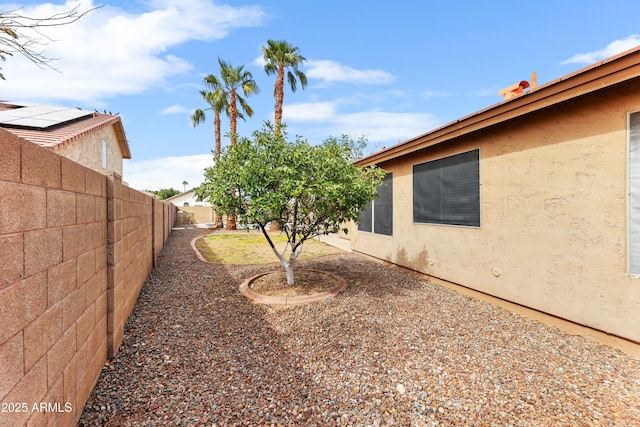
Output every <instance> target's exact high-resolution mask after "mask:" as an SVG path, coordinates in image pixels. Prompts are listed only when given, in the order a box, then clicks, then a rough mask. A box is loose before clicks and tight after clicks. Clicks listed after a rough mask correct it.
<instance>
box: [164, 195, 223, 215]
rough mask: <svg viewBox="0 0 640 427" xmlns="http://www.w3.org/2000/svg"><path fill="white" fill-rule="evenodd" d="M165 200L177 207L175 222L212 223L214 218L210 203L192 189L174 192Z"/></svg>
mask: <svg viewBox="0 0 640 427" xmlns="http://www.w3.org/2000/svg"><path fill="white" fill-rule="evenodd" d="M165 201H167V202H171V203H173V205H174V206H176V208H178V212H177V214H176V224H213V223H214V221H215V219H216V215H215V212H214V210H213V207H212V206H211V203H209V202H207V201H204V200H202V199H200V198H198V196H197V195H196V192H195V190H193V189H192V190H188V191H185V192H183V193H180V194H176V195H175V196H173V197H169V198H168V199H166V200H165Z"/></svg>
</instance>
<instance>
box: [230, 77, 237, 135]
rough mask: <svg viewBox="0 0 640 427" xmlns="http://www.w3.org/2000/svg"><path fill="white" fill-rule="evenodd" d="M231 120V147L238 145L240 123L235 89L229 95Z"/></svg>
mask: <svg viewBox="0 0 640 427" xmlns="http://www.w3.org/2000/svg"><path fill="white" fill-rule="evenodd" d="M229 119H230V122H231V145H236V140H237V135H236V133H237V132H238V128H237V121H238V110H237V107H236V91H235V89H231V94H230V95H229Z"/></svg>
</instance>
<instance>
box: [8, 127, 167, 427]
mask: <svg viewBox="0 0 640 427" xmlns="http://www.w3.org/2000/svg"><path fill="white" fill-rule="evenodd" d="M0 152H1V153H3V154H2V158H1V160H2V162H1V163H0V260H1V262H0V325H1V327H0V405H1V408H2V409H4V411H3V412H0V426H12V427H13V426H21V425H74V424H75V423H76V422H77V420H78V418H79V416H80V414H81V413H82V410H83V407H84V404H85V402H86V400H87V398H88V397H89V395H90V393H91V390H92V388H93V386H94V385H95V382H96V381H97V379H98V376H99V374H100V370H101V368H102V366H103V364H104V363H105V361H106V360H107V358H108V357H111V356H112V355H113V354H115V352H116V351H117V349H118V346H119V345H120V342H121V341H122V335H123V332H124V324H125V322H126V319H127V317H128V316H129V314H130V313H131V311H132V309H133V306H134V305H135V302H136V299H137V297H138V294H139V292H140V289H141V287H142V284H143V283H144V281H145V279H146V277H147V275H148V274H149V272H150V270H151V268H152V266H153V258H154V254H155V252H156V251H158V249H157V248H156V247H155V246H152V242H153V241H154V239H156V238H155V237H154V236H153V234H154V227H152V224H153V223H154V221H155V220H156V219H155V218H156V217H155V216H154V215H153V206H154V205H155V203H156V201H154V200H153V199H152V198H151V197H148V196H146V195H144V194H143V193H140V192H137V191H135V190H132V189H130V188H128V187H127V186H126V185H123V184H122V180H121V178H120V177H118V176H111V177H107V176H104V175H101V174H100V173H98V172H95V171H93V170H91V169H88V168H85V167H84V166H81V165H79V164H77V163H74V162H73V161H71V160H69V159H66V158H64V157H61V156H59V155H57V154H55V153H53V152H52V151H49V150H46V149H44V148H41V147H39V146H37V145H35V144H32V143H30V142H28V141H24V140H21V139H19V138H17V137H15V136H13V135H11V134H9V133H8V132H6V131H4V130H2V129H0ZM162 205H168V204H162ZM160 210H162V211H163V212H166V213H164V214H163V216H162V221H171V222H169V223H168V225H162V226H161V227H160V229H161V230H162V231H163V233H162V238H161V239H160V241H161V242H164V241H165V240H166V237H167V236H168V233H169V232H170V230H171V228H170V227H171V224H172V221H173V213H172V210H171V209H170V208H169V207H165V206H163V207H161V208H160Z"/></svg>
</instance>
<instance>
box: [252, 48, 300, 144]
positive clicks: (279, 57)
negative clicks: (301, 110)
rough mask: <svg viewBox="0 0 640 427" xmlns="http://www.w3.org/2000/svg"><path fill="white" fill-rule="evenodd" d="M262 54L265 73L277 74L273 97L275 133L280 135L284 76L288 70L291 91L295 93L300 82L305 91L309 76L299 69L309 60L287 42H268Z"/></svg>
mask: <svg viewBox="0 0 640 427" xmlns="http://www.w3.org/2000/svg"><path fill="white" fill-rule="evenodd" d="M262 54H263V57H264V60H265V64H264V71H265V72H266V73H267V75H271V74H275V75H276V83H275V87H274V89H273V96H274V97H275V99H276V105H275V114H274V120H275V131H276V133H280V126H281V124H282V102H283V100H284V74H285V69H286V70H287V80H288V82H289V87H291V91H292V92H295V91H296V89H297V84H298V81H300V86H302V89H304V88H305V87H306V86H307V76H306V75H305V74H304V73H303V72H302V71H300V69H299V68H298V67H300V66H301V65H302V63H303V62H304V61H306V60H307V59H306V58H305V57H304V56H302V55H300V50H299V49H298V48H297V47H295V46H292V45H290V44H289V43H287V42H286V41H285V40H267V46H262Z"/></svg>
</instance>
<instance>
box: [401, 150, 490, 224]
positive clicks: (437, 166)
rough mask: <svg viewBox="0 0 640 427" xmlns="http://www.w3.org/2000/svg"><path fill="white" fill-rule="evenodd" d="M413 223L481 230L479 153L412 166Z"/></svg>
mask: <svg viewBox="0 0 640 427" xmlns="http://www.w3.org/2000/svg"><path fill="white" fill-rule="evenodd" d="M413 221H414V222H418V223H428V224H448V225H466V226H471V227H479V226H480V150H473V151H468V152H466V153H461V154H456V155H455V156H450V157H445V158H443V159H438V160H433V161H431V162H426V163H421V164H419V165H414V166H413Z"/></svg>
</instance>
